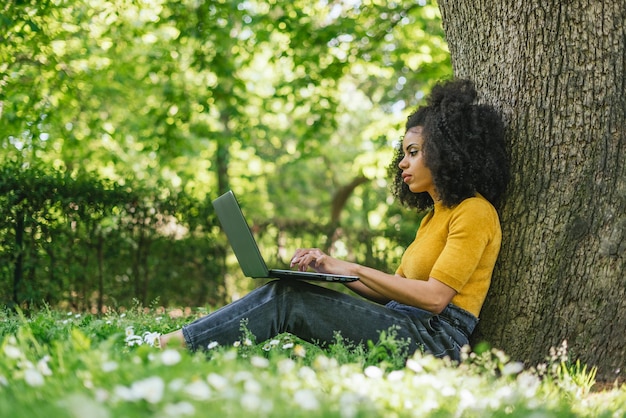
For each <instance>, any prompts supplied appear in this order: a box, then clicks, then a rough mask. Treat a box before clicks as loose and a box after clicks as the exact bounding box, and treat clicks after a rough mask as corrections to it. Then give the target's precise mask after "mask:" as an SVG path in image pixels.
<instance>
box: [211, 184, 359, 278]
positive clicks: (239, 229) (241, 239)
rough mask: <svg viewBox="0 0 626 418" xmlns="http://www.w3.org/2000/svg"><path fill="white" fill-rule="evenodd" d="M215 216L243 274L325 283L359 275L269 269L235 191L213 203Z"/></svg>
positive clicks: (255, 276) (225, 194)
mask: <svg viewBox="0 0 626 418" xmlns="http://www.w3.org/2000/svg"><path fill="white" fill-rule="evenodd" d="M213 207H214V208H215V213H216V214H217V217H218V218H219V220H220V223H221V224H222V229H223V230H224V232H225V233H226V237H227V238H228V242H230V246H231V247H232V248H233V252H234V253H235V256H236V257H237V261H238V262H239V265H240V266H241V270H242V271H243V274H245V275H246V276H247V277H252V278H259V279H260V278H270V277H272V278H276V279H304V280H314V281H325V282H344V283H345V282H351V281H355V280H358V279H359V278H358V277H356V276H344V275H337V274H324V273H317V272H310V271H296V270H281V269H268V268H267V264H266V263H265V260H264V259H263V256H262V255H261V252H260V251H259V246H258V245H257V243H256V240H255V239H254V236H253V235H252V231H250V227H249V226H248V223H247V222H246V219H245V217H244V216H243V212H242V211H241V207H240V206H239V203H237V199H236V198H235V195H234V193H233V192H232V190H229V191H228V192H226V193H224V194H223V195H222V196H220V197H218V198H217V199H215V200H214V201H213Z"/></svg>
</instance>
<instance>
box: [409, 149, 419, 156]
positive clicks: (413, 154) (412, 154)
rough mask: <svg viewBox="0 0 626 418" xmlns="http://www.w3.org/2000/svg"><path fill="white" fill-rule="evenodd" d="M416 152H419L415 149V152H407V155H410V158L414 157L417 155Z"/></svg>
mask: <svg viewBox="0 0 626 418" xmlns="http://www.w3.org/2000/svg"><path fill="white" fill-rule="evenodd" d="M418 152H419V150H416V149H415V150H411V151H409V155H410V156H411V157H415V156H416V155H417V153H418Z"/></svg>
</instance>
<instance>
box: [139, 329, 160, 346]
mask: <svg viewBox="0 0 626 418" xmlns="http://www.w3.org/2000/svg"><path fill="white" fill-rule="evenodd" d="M143 342H145V343H146V344H148V345H149V346H150V347H160V346H161V334H159V333H158V332H149V331H146V332H144V333H143Z"/></svg>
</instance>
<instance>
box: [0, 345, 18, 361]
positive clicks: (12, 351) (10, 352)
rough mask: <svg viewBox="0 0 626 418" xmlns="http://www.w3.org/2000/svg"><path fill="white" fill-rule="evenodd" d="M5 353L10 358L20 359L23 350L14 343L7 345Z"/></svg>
mask: <svg viewBox="0 0 626 418" xmlns="http://www.w3.org/2000/svg"><path fill="white" fill-rule="evenodd" d="M4 354H6V356H7V357H8V358H12V359H18V358H20V357H22V352H21V351H20V349H19V348H17V347H15V346H13V345H5V346H4Z"/></svg>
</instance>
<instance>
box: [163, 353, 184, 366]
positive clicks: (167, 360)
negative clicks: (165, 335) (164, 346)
mask: <svg viewBox="0 0 626 418" xmlns="http://www.w3.org/2000/svg"><path fill="white" fill-rule="evenodd" d="M180 359H181V355H180V353H179V352H178V351H176V350H171V349H169V350H165V351H163V352H162V353H161V361H162V362H163V364H165V365H166V366H173V365H174V364H177V363H178V362H180Z"/></svg>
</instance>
